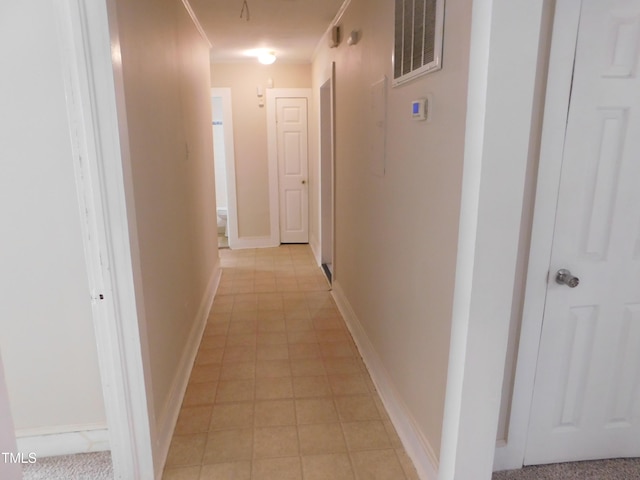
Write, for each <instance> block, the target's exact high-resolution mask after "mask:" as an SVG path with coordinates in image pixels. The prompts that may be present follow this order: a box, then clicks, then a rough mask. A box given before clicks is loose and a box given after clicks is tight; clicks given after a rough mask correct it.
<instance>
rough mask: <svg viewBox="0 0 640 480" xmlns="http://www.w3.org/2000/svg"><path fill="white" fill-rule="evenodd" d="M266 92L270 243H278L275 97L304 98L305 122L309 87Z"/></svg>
mask: <svg viewBox="0 0 640 480" xmlns="http://www.w3.org/2000/svg"><path fill="white" fill-rule="evenodd" d="M266 93H267V104H266V108H267V158H268V163H269V225H270V230H271V234H270V240H269V243H270V245H273V246H277V245H280V200H279V195H278V183H279V182H278V140H277V137H278V130H277V122H276V114H277V111H276V99H278V98H306V99H307V124H308V119H309V118H310V117H311V89H310V88H268V89H267V90H266ZM309 188H311V185H309Z"/></svg>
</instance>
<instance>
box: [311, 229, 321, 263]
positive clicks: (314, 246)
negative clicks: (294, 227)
mask: <svg viewBox="0 0 640 480" xmlns="http://www.w3.org/2000/svg"><path fill="white" fill-rule="evenodd" d="M309 247H311V252H312V253H313V257H314V258H315V259H316V263H317V264H318V265H322V255H321V253H322V252H321V249H320V242H319V241H318V239H317V238H316V236H315V235H311V236H310V237H309Z"/></svg>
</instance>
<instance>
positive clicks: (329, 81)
mask: <svg viewBox="0 0 640 480" xmlns="http://www.w3.org/2000/svg"><path fill="white" fill-rule="evenodd" d="M335 73H336V63H335V62H331V66H330V68H329V72H328V74H327V75H325V79H324V81H322V82H321V83H320V91H319V105H320V111H319V112H318V114H319V115H318V119H319V120H318V126H319V128H318V132H319V135H318V137H319V140H320V141H319V142H318V145H319V147H320V148H319V149H318V156H319V162H318V167H319V168H318V173H319V174H318V178H319V179H320V180H319V182H318V183H319V188H318V205H319V213H320V215H319V217H320V218H319V220H320V222H319V223H320V239H319V240H320V252H319V253H320V256H319V258H318V263H319V264H320V265H322V264H324V263H325V262H324V260H325V256H324V253H325V252H326V247H327V246H326V245H325V243H326V242H329V243H330V245H329V248H330V249H331V266H332V271H331V283H333V282H334V281H335V268H336V261H335V256H336V185H335V184H336V138H335V137H336V126H335V109H336V103H335V91H336V89H335V81H336V80H335V78H336V75H335ZM325 85H328V87H325ZM324 88H328V89H329V111H328V112H324V111H323V107H322V91H323V89H324ZM323 115H329V134H330V135H331V138H330V140H331V144H330V147H329V148H330V158H329V162H330V163H331V176H330V177H331V178H329V180H328V183H329V184H330V185H329V186H327V185H325V181H326V178H325V176H324V175H323V174H322V171H323V169H324V162H325V159H324V156H323V150H322V143H323V137H324V135H326V132H325V131H324V126H323V122H322V119H323ZM327 188H328V189H330V194H329V195H330V197H331V198H330V202H331V207H330V215H331V219H330V223H331V225H330V228H331V238H330V239H328V240H327V239H325V232H324V228H323V226H324V224H325V220H324V213H325V212H324V209H323V198H324V192H325V189H327Z"/></svg>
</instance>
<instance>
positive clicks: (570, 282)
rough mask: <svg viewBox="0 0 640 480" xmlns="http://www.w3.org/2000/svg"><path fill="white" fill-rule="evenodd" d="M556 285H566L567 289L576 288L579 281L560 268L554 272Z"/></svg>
mask: <svg viewBox="0 0 640 480" xmlns="http://www.w3.org/2000/svg"><path fill="white" fill-rule="evenodd" d="M556 283H559V284H560V285H566V286H567V287H569V288H576V287H577V286H578V284H579V283H580V279H579V278H578V277H574V276H573V275H571V272H570V271H569V270H567V269H566V268H561V269H560V270H558V271H557V272H556Z"/></svg>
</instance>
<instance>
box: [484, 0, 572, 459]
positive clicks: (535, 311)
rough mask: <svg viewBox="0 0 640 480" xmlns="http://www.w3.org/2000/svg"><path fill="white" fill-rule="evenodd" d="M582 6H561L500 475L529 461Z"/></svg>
mask: <svg viewBox="0 0 640 480" xmlns="http://www.w3.org/2000/svg"><path fill="white" fill-rule="evenodd" d="M581 4H582V1H575V0H557V3H556V12H555V17H554V26H553V35H552V36H553V42H552V45H551V52H550V59H549V76H548V79H547V92H546V99H545V106H544V112H545V113H544V123H543V130H542V143H541V149H540V162H539V167H538V182H537V187H536V197H535V198H536V199H535V206H534V216H533V227H532V234H531V247H530V253H529V266H528V272H527V280H526V286H525V297H524V308H523V315H522V326H521V331H520V340H519V347H518V354H517V363H516V372H515V384H514V389H513V398H512V404H511V415H510V419H509V428H508V438H507V442H506V444H505V445H503V446H500V447H498V448H496V456H495V460H494V468H495V469H496V470H506V469H514V468H521V467H522V465H523V462H524V453H525V447H526V440H527V431H528V424H529V415H530V410H531V401H532V397H533V388H534V379H535V372H536V365H537V360H538V349H539V347H540V334H541V331H542V321H543V314H544V306H545V300H546V293H547V276H548V274H549V260H550V258H551V249H552V245H553V233H554V228H555V212H556V206H557V203H558V194H559V185H560V174H561V169H562V154H563V151H564V138H565V131H566V124H567V116H568V113H569V100H570V94H571V84H572V76H573V60H574V57H575V48H576V42H577V36H578V24H579V20H580V10H581Z"/></svg>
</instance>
